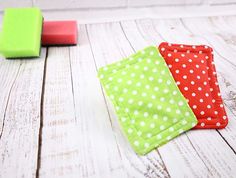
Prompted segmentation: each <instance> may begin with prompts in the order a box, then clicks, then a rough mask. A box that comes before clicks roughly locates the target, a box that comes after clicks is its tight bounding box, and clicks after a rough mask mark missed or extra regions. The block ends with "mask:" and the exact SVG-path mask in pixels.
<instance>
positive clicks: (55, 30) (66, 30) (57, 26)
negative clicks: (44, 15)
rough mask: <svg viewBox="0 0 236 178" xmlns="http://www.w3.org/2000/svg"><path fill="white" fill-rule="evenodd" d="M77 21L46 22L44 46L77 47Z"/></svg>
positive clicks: (44, 24)
mask: <svg viewBox="0 0 236 178" xmlns="http://www.w3.org/2000/svg"><path fill="white" fill-rule="evenodd" d="M77 31H78V30H77V23H76V21H44V23H43V33H42V45H44V46H50V45H76V44H77Z"/></svg>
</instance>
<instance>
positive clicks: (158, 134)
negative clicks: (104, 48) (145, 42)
mask: <svg viewBox="0 0 236 178" xmlns="http://www.w3.org/2000/svg"><path fill="white" fill-rule="evenodd" d="M98 77H99V79H100V81H101V83H102V86H103V88H104V89H105V92H106V94H107V95H108V97H109V98H110V100H111V101H112V103H113V105H114V108H115V111H116V114H117V116H118V119H119V123H120V125H121V127H122V129H123V132H124V133H125V135H126V136H127V138H128V140H129V142H130V144H131V146H132V147H133V149H134V150H135V152H136V153H138V154H142V155H143V154H146V153H148V152H150V151H151V150H153V149H154V148H156V147H158V146H160V145H162V144H164V143H166V142H168V141H169V140H171V139H173V138H174V137H176V136H178V135H180V134H181V133H183V132H184V131H186V130H189V129H191V128H192V127H194V126H195V125H196V124H197V120H196V118H195V115H194V114H193V112H192V110H191V109H190V107H189V106H188V104H187V101H186V100H185V98H184V97H183V95H182V94H181V92H180V91H179V89H178V87H177V85H176V84H175V81H174V79H173V77H172V75H171V73H170V71H169V69H168V67H167V65H166V63H165V61H164V59H163V58H162V57H161V55H160V53H159V51H158V49H157V48H156V47H152V46H151V47H147V48H145V49H144V50H142V51H139V52H137V53H136V54H134V55H132V56H130V57H128V58H126V59H124V60H122V61H119V62H116V63H113V64H110V65H107V66H105V67H102V68H100V69H99V72H98Z"/></svg>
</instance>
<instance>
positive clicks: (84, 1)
mask: <svg viewBox="0 0 236 178" xmlns="http://www.w3.org/2000/svg"><path fill="white" fill-rule="evenodd" d="M34 5H35V6H37V7H40V8H41V9H84V8H110V7H124V6H125V5H126V0H116V1H113V0H76V1H75V0H68V1H65V0H51V1H47V0H35V2H34Z"/></svg>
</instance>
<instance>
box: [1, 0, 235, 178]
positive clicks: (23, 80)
mask: <svg viewBox="0 0 236 178" xmlns="http://www.w3.org/2000/svg"><path fill="white" fill-rule="evenodd" d="M150 3H151V1H150ZM202 3H206V2H205V1H204V2H202ZM58 13H59V12H58ZM75 14H76V13H71V14H63V16H62V15H61V18H64V19H66V18H69V17H73V19H78V18H79V17H77V16H76V15H75ZM54 15H55V16H53V18H56V17H58V16H56V14H54ZM78 27H79V39H78V41H79V44H78V45H77V46H72V47H49V49H48V50H46V49H43V51H42V55H41V58H40V59H34V60H3V59H1V60H0V90H1V93H0V177H4V178H5V177H27V178H28V177H42V178H45V177H50V178H51V177H52V178H53V177H83V178H100V177H105V178H106V177H115V178H116V177H118V178H120V177H135V178H142V177H148V178H153V177H167V178H168V177H174V178H175V177H176V178H179V177H214V178H217V177H227V178H228V177H235V175H236V170H235V167H236V155H235V154H236V119H235V118H236V79H235V77H234V74H235V73H236V63H235V59H234V58H235V55H236V32H235V28H236V16H228V17H223V16H219V17H210V18H206V17H204V18H200V17H198V18H176V19H143V20H124V21H118V22H110V23H98V24H88V25H87V24H86V25H79V26H78ZM162 41H169V42H172V43H187V44H208V45H210V46H212V47H213V49H214V52H215V64H216V69H217V72H218V79H219V85H220V89H221V93H222V97H223V99H224V104H225V106H226V111H227V114H228V117H229V125H228V126H227V127H226V128H225V129H223V130H193V131H189V132H187V133H184V134H182V135H181V136H179V137H177V138H175V139H174V140H172V141H170V142H169V143H167V144H165V145H163V146H161V147H160V148H158V149H156V150H154V151H152V152H151V153H149V154H148V155H146V156H137V155H136V154H135V153H134V151H133V150H132V148H131V147H130V145H129V143H128V142H127V140H126V138H125V136H124V134H123V133H122V131H121V128H120V126H119V124H118V121H117V117H116V114H115V113H114V109H113V107H112V105H111V103H110V101H109V100H108V99H107V98H106V95H105V94H104V91H103V89H102V87H101V85H100V83H99V80H98V78H97V77H96V76H97V70H98V68H100V67H102V66H105V65H107V64H110V63H112V62H115V61H118V60H121V59H122V58H125V57H127V56H129V55H130V54H133V53H134V52H135V51H137V50H139V49H142V48H144V47H146V46H148V45H158V44H159V43H160V42H162ZM46 51H47V54H46Z"/></svg>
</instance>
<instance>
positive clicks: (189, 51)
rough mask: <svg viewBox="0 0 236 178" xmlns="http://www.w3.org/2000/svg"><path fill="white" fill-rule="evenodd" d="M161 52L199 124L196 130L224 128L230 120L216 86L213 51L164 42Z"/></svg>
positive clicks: (201, 46) (161, 45)
mask: <svg viewBox="0 0 236 178" xmlns="http://www.w3.org/2000/svg"><path fill="white" fill-rule="evenodd" d="M159 50H160V53H161V54H162V56H163V57H164V59H165V61H166V63H167V64H168V67H169V69H170V71H171V73H172V75H173V77H174V79H175V81H176V84H177V85H178V87H179V89H180V91H181V92H182V94H183V95H184V96H185V97H186V99H187V100H188V103H189V105H190V107H191V108H192V110H193V112H194V114H195V115H196V117H197V119H198V121H199V122H198V124H197V126H196V127H195V128H203V129H204V128H205V129H209V128H211V129H215V128H224V127H225V126H226V125H227V123H228V118H227V116H226V112H225V109H224V105H223V101H222V98H221V95H220V89H219V86H218V82H217V75H216V69H215V65H214V62H213V50H212V48H210V47H209V46H205V45H199V46H195V45H193V46H192V45H183V44H170V43H166V42H164V43H161V44H160V45H159Z"/></svg>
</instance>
